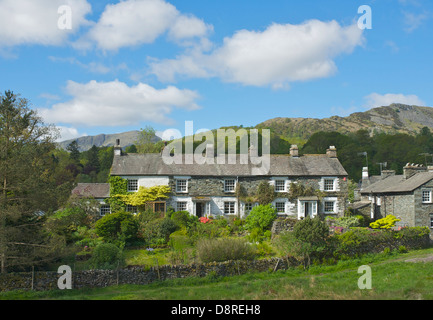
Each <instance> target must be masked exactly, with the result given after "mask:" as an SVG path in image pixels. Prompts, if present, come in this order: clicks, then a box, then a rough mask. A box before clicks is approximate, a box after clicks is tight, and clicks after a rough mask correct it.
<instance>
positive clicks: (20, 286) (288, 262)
mask: <svg viewBox="0 0 433 320" xmlns="http://www.w3.org/2000/svg"><path fill="white" fill-rule="evenodd" d="M296 265H298V262H296V260H294V259H289V258H284V259H278V258H273V259H267V260H254V261H227V262H219V263H208V264H191V265H178V266H168V265H167V266H161V267H150V268H149V267H147V268H146V267H141V266H140V267H128V268H124V269H119V270H88V271H75V272H72V287H73V289H81V288H98V287H107V286H114V285H123V284H135V285H146V284H149V283H152V282H154V281H158V280H167V279H176V278H187V277H204V276H207V275H216V276H233V275H240V274H244V273H247V272H252V271H256V272H266V271H276V270H286V269H287V268H288V267H292V266H296ZM60 276H62V274H59V273H57V272H35V273H32V272H23V273H8V274H0V291H10V290H32V289H33V290H36V291H43V290H53V289H57V288H58V284H57V282H58V280H59V278H60Z"/></svg>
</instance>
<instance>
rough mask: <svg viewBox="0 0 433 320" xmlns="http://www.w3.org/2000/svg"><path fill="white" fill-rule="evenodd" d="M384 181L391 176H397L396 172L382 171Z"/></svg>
mask: <svg viewBox="0 0 433 320" xmlns="http://www.w3.org/2000/svg"><path fill="white" fill-rule="evenodd" d="M380 176H381V178H382V179H386V178H388V177H391V176H395V170H382V172H381V174H380Z"/></svg>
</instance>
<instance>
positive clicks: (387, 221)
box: [370, 214, 401, 229]
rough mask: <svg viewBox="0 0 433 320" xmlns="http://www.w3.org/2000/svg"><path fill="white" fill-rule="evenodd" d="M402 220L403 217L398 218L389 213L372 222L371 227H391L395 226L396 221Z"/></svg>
mask: <svg viewBox="0 0 433 320" xmlns="http://www.w3.org/2000/svg"><path fill="white" fill-rule="evenodd" d="M400 220H401V219H397V218H396V217H395V216H393V215H392V214H390V215H387V216H386V217H385V218H382V219H379V220H376V221H374V222H372V223H370V227H371V228H373V229H391V228H392V227H394V226H395V223H396V222H398V221H400Z"/></svg>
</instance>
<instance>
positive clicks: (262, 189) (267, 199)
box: [256, 181, 275, 205]
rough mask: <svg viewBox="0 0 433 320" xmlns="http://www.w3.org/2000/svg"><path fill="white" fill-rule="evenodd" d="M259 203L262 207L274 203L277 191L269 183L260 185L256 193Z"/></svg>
mask: <svg viewBox="0 0 433 320" xmlns="http://www.w3.org/2000/svg"><path fill="white" fill-rule="evenodd" d="M256 198H257V202H258V203H259V204H260V205H267V204H269V203H271V202H272V201H274V199H275V190H274V187H273V186H271V185H270V184H269V183H268V182H267V181H262V182H260V183H259V185H258V187H257V191H256Z"/></svg>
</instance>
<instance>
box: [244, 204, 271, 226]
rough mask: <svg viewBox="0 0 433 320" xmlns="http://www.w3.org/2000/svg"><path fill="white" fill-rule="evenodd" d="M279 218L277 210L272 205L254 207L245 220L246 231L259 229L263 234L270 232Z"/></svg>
mask: <svg viewBox="0 0 433 320" xmlns="http://www.w3.org/2000/svg"><path fill="white" fill-rule="evenodd" d="M276 218H277V210H276V209H275V208H274V207H273V206H272V205H270V204H268V205H260V206H256V207H254V208H253V209H252V210H251V212H250V214H249V215H248V216H247V217H246V219H245V226H244V227H245V229H247V230H249V231H251V230H253V229H256V228H258V229H259V230H260V231H261V232H265V231H266V230H269V229H270V228H271V226H272V222H274V220H275V219H276Z"/></svg>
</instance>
